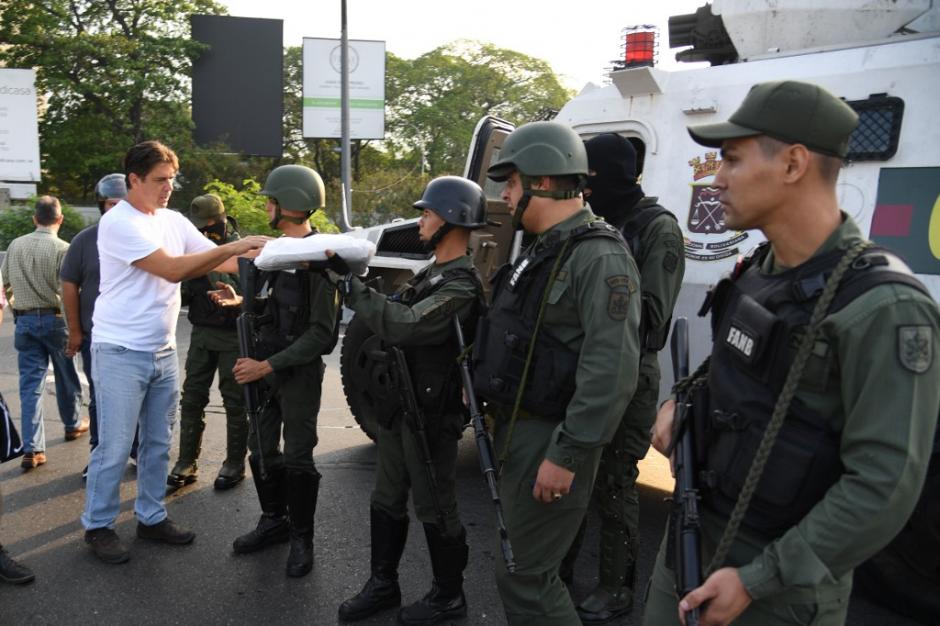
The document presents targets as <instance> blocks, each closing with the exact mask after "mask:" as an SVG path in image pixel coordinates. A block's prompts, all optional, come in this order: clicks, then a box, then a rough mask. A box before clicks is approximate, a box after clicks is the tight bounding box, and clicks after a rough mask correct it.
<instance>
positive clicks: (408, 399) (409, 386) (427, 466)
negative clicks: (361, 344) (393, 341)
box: [389, 346, 445, 532]
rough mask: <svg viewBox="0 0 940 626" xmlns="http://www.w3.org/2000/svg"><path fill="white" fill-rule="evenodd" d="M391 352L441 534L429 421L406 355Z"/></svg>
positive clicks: (441, 512)
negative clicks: (422, 406) (418, 396)
mask: <svg viewBox="0 0 940 626" xmlns="http://www.w3.org/2000/svg"><path fill="white" fill-rule="evenodd" d="M389 351H390V352H391V353H392V357H393V358H394V359H395V364H394V368H395V382H396V383H397V387H398V394H399V396H400V397H401V408H402V412H403V413H404V416H405V419H406V420H407V423H408V427H409V428H410V430H411V432H412V433H413V434H414V438H415V443H417V444H418V453H419V454H420V455H421V462H422V463H424V470H425V473H426V475H427V479H428V491H430V492H431V504H432V505H433V506H434V512H435V513H436V514H437V523H438V526H439V527H440V529H441V532H444V531H445V521H444V510H443V509H442V508H441V502H440V500H439V499H438V497H437V493H438V492H437V474H436V473H435V472H434V459H433V458H431V448H430V446H428V430H427V420H425V419H424V411H423V410H421V405H420V404H418V398H417V396H416V395H415V387H414V383H413V382H412V380H411V371H410V370H409V369H408V361H407V360H406V359H405V353H404V352H403V351H402V349H401V348H399V347H397V346H391V347H390V348H389Z"/></svg>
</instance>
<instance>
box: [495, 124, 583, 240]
mask: <svg viewBox="0 0 940 626" xmlns="http://www.w3.org/2000/svg"><path fill="white" fill-rule="evenodd" d="M513 172H519V176H520V177H521V182H522V190H523V193H522V198H521V199H520V200H519V206H517V207H516V209H515V211H514V213H513V216H512V222H513V225H514V226H515V227H516V228H517V229H518V228H520V227H521V224H522V213H523V212H524V211H525V209H526V207H527V206H528V205H529V200H530V199H531V198H532V196H539V197H542V198H552V199H554V200H567V199H570V198H576V197H578V195H579V194H580V193H581V189H582V187H583V186H584V181H585V180H586V178H587V175H588V159H587V152H585V150H584V143H583V142H582V141H581V138H580V137H579V136H578V134H577V133H576V132H574V130H572V129H571V127H569V126H566V125H564V124H561V123H559V122H531V123H529V124H525V125H523V126H520V127H519V128H517V129H516V130H514V131H513V132H512V133H510V135H509V137H507V138H506V142H505V143H504V144H503V147H502V148H501V149H500V152H499V158H498V159H497V160H496V162H495V163H493V164H492V165H491V166H490V167H489V169H488V170H487V172H486V175H487V176H488V177H489V178H491V179H493V180H495V181H497V182H501V181H504V180H506V179H507V178H509V176H510V175H511V174H512V173H513ZM542 176H553V177H559V176H576V177H577V178H578V179H579V184H578V185H577V186H576V187H575V188H574V189H567V190H560V189H555V190H548V189H532V184H533V183H534V182H535V181H536V180H538V179H539V178H540V177H542Z"/></svg>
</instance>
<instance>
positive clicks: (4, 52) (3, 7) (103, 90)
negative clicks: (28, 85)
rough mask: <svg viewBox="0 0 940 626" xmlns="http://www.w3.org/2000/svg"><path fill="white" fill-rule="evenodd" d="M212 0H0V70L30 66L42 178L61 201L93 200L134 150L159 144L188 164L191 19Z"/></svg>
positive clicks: (197, 47)
mask: <svg viewBox="0 0 940 626" xmlns="http://www.w3.org/2000/svg"><path fill="white" fill-rule="evenodd" d="M224 12H225V10H224V7H223V6H222V5H221V4H218V3H216V2H215V1H214V0H111V1H108V2H102V1H100V0H43V1H42V2H35V1H34V0H4V1H3V2H2V4H0V41H2V42H3V43H4V45H3V46H0V65H4V64H5V65H6V66H7V67H35V68H36V71H37V85H36V87H37V92H38V93H41V94H48V98H47V99H46V100H45V102H43V103H41V105H42V109H43V115H42V116H41V118H40V125H39V126H40V151H41V155H42V163H43V167H44V169H45V173H44V178H45V179H46V180H47V181H48V182H49V183H51V184H49V185H47V186H48V187H49V188H50V189H51V190H52V192H53V193H56V194H57V195H59V196H60V197H63V196H64V197H67V198H75V199H85V200H87V199H89V198H90V197H91V194H92V192H93V190H94V185H95V183H96V182H97V180H98V179H99V178H100V177H101V176H103V175H104V174H107V173H110V172H113V171H119V170H120V165H121V159H122V157H123V155H124V153H125V152H126V150H127V148H129V147H130V146H131V145H133V144H134V143H137V142H139V141H142V140H144V139H151V138H158V139H160V140H162V141H163V142H165V143H166V144H167V145H169V146H171V147H172V148H174V149H175V150H176V151H177V152H178V153H179V154H180V156H181V158H182V159H183V160H184V161H186V160H187V159H188V156H189V152H190V151H191V150H192V149H193V148H194V146H193V145H192V139H191V130H192V122H191V120H190V114H189V91H190V86H189V73H190V67H191V59H192V58H194V57H195V56H196V55H198V54H199V53H200V52H201V51H202V48H203V47H204V46H202V45H201V44H199V43H197V42H194V41H192V40H191V39H190V38H189V16H190V15H192V14H193V13H203V14H206V13H208V14H221V13H224Z"/></svg>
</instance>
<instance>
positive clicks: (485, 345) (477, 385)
mask: <svg viewBox="0 0 940 626" xmlns="http://www.w3.org/2000/svg"><path fill="white" fill-rule="evenodd" d="M595 237H606V238H608V239H612V240H614V241H616V242H617V243H619V244H620V245H622V246H623V247H624V249H626V247H627V246H626V243H625V242H624V241H623V237H622V236H621V235H620V233H619V232H618V231H617V229H616V228H614V227H613V226H610V225H609V224H607V223H606V222H603V221H600V220H598V221H595V222H591V223H590V224H585V225H583V226H579V227H577V228H575V229H574V230H572V231H571V234H570V235H569V238H570V239H571V243H570V244H569V245H568V247H567V249H566V250H565V257H568V256H569V255H570V254H571V253H572V252H573V251H574V248H575V247H576V246H577V245H579V244H580V243H581V242H583V241H586V240H588V239H592V238H595ZM563 246H564V241H558V240H556V241H555V242H554V243H552V244H548V245H545V246H544V247H543V248H542V249H541V250H539V251H537V252H535V253H534V254H528V255H523V256H520V257H519V258H517V259H516V261H515V263H512V264H511V265H510V264H506V265H504V266H503V267H502V268H500V269H499V271H498V272H497V273H496V275H495V276H494V277H493V280H492V283H493V294H494V295H493V303H492V304H491V305H490V308H489V311H488V312H487V315H486V317H483V318H481V319H480V323H479V326H478V329H477V335H476V340H475V341H474V344H473V367H474V382H473V387H474V391H476V393H477V395H479V396H480V397H482V398H483V399H485V400H486V401H488V402H492V403H495V404H499V405H502V406H508V407H512V406H514V404H515V401H516V394H517V392H518V390H519V385H520V384H521V382H522V373H523V369H524V368H525V363H526V359H527V358H528V355H529V344H530V342H531V340H532V337H533V334H534V333H535V325H536V320H537V319H538V314H539V309H540V308H541V306H542V297H543V294H545V291H546V287H548V280H549V277H550V275H551V271H552V267H553V266H554V265H555V261H556V260H557V259H558V255H559V254H560V253H561V251H562V247H563ZM565 261H566V258H562V259H561V260H560V262H559V265H558V266H559V267H562V266H563V265H564V263H565ZM577 366H578V353H577V352H574V351H572V350H570V349H569V348H568V347H567V346H566V345H565V344H563V343H562V342H561V341H558V340H557V339H555V338H554V337H552V335H551V334H550V332H547V329H545V328H542V329H541V330H539V332H538V337H537V338H536V342H535V348H534V350H533V351H532V362H531V364H530V366H529V373H528V377H527V380H526V386H525V391H524V393H523V394H522V400H521V406H522V408H523V409H524V410H525V411H527V412H529V413H532V414H534V415H537V416H539V417H543V418H545V419H552V420H555V419H557V420H562V419H564V417H565V411H566V409H567V406H568V402H569V401H570V400H571V397H572V396H573V395H574V390H575V374H576V371H577Z"/></svg>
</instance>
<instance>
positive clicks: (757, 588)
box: [703, 214, 940, 601]
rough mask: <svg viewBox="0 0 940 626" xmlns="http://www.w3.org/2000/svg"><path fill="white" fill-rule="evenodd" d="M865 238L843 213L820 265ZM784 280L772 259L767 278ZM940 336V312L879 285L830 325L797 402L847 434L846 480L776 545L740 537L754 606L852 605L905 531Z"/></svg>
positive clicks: (738, 557)
mask: <svg viewBox="0 0 940 626" xmlns="http://www.w3.org/2000/svg"><path fill="white" fill-rule="evenodd" d="M862 239H863V237H862V235H861V232H860V231H859V229H858V226H856V224H855V222H854V221H853V220H852V218H851V217H849V216H847V215H845V214H843V223H842V225H841V226H840V227H839V228H838V229H837V230H836V231H835V232H834V233H833V234H832V235H831V236H830V237H829V238H828V239H827V240H826V242H825V243H824V244H823V245H822V247H820V249H819V250H818V251H817V252H816V255H820V254H823V253H826V252H828V251H831V250H833V249H835V248H839V249H848V248H849V247H850V246H852V245H853V244H855V243H856V242H858V241H861V240H862ZM781 269H782V268H778V267H777V264H776V263H775V260H774V257H773V253H772V252H771V254H770V255H769V256H768V258H767V259H766V260H765V263H764V265H763V266H762V270H763V271H765V272H776V271H780V270H781ZM938 337H940V311H938V308H937V304H936V303H935V302H934V301H933V300H932V299H931V298H930V297H929V296H926V295H924V294H923V293H921V292H920V291H918V290H916V289H914V288H913V287H910V286H908V285H903V284H899V283H888V284H881V285H877V286H875V287H873V288H872V289H870V290H869V291H867V292H865V293H864V294H862V295H861V296H859V297H857V298H856V299H855V300H853V301H852V302H851V303H850V304H848V305H847V306H845V307H844V308H842V309H841V310H839V311H837V312H836V313H834V314H832V315H829V316H828V317H827V318H825V319H824V321H823V323H822V328H821V332H820V335H819V337H818V338H817V341H816V345H815V347H814V349H813V354H812V356H811V357H810V360H809V362H808V364H807V367H806V371H805V372H804V374H803V376H802V378H801V383H800V386H799V387H798V389H797V393H796V397H797V398H798V399H799V400H801V401H802V402H804V403H805V404H806V405H807V406H808V407H809V408H811V409H814V410H816V411H818V412H819V414H821V415H822V416H824V417H825V418H826V419H828V420H829V423H830V425H831V426H832V428H833V429H835V430H836V431H841V436H840V458H841V461H842V464H843V466H844V472H843V474H842V477H841V478H840V479H839V480H838V482H836V483H835V484H834V485H833V486H832V487H831V488H830V489H829V491H828V492H827V493H826V495H825V497H824V498H823V499H822V500H821V501H820V502H818V503H817V504H816V506H814V507H813V509H812V510H810V512H809V513H808V514H807V515H806V516H805V517H804V518H803V519H802V520H800V522H799V523H798V524H796V526H794V527H792V528H790V529H789V530H788V531H787V532H786V533H784V534H783V535H782V536H781V537H779V538H777V539H776V540H773V541H771V542H770V543H766V541H761V540H760V539H759V538H758V537H754V536H749V535H748V534H747V533H745V532H743V531H742V532H741V533H740V536H739V538H738V539H737V540H736V541H735V545H734V546H733V547H732V551H731V557H732V559H733V560H734V561H735V562H739V563H740V562H746V563H747V564H746V565H744V566H743V567H741V568H740V570H739V572H740V576H741V580H742V581H743V583H744V585H745V587H746V588H747V590H748V593H750V595H751V597H752V598H754V599H760V598H764V597H768V596H772V595H774V594H784V596H787V597H797V596H800V595H802V596H803V597H804V598H807V597H809V598H813V599H815V600H817V601H825V600H827V599H832V598H833V597H844V596H846V595H847V594H848V591H849V590H850V589H851V583H852V570H853V568H855V567H856V566H857V565H859V564H860V563H862V562H863V561H865V560H867V559H868V558H869V557H871V556H872V555H874V554H875V553H876V552H878V551H879V550H880V549H881V548H882V547H884V546H885V545H886V544H887V543H888V542H889V541H890V540H891V539H892V538H893V537H894V536H895V535H896V534H897V533H898V531H899V530H900V529H901V528H902V527H903V525H904V523H905V522H906V520H907V518H908V516H909V515H910V513H911V511H912V510H913V508H914V505H915V504H916V502H917V499H918V496H919V494H920V490H921V487H922V485H923V482H924V477H925V474H926V471H927V464H928V461H929V458H930V453H931V449H932V444H933V437H934V429H935V428H936V425H937V415H938V409H940V364H938V363H937V358H936V356H937V352H938V348H940V345H938ZM794 349H795V348H794ZM709 518H710V519H709ZM719 521H720V523H716V522H719ZM706 522H707V523H706V524H705V525H704V527H703V528H704V530H705V532H706V533H707V534H708V535H709V538H710V539H711V540H713V541H714V540H715V539H716V534H717V533H720V531H721V528H722V526H723V523H724V520H717V519H716V518H715V516H713V515H709V516H706ZM748 560H749V561H750V562H747V561H748Z"/></svg>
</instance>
